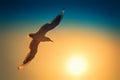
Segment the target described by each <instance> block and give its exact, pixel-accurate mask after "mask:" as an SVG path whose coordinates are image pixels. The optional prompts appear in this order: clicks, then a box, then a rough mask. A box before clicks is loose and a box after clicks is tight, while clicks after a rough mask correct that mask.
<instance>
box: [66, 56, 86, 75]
mask: <svg viewBox="0 0 120 80" xmlns="http://www.w3.org/2000/svg"><path fill="white" fill-rule="evenodd" d="M67 69H68V72H69V73H70V74H72V75H82V74H84V73H85V71H86V70H87V63H86V60H85V59H84V58H82V57H79V56H72V57H71V58H70V59H69V60H68V64H67Z"/></svg>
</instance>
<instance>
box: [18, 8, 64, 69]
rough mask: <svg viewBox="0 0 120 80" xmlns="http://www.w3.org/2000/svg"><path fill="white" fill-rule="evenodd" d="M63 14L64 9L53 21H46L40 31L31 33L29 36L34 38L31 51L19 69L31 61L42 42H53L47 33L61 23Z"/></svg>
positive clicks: (30, 47)
mask: <svg viewBox="0 0 120 80" xmlns="http://www.w3.org/2000/svg"><path fill="white" fill-rule="evenodd" d="M63 14H64V10H62V13H61V14H59V15H58V16H57V17H56V18H55V19H54V20H53V21H52V22H51V23H46V24H45V25H43V26H42V27H41V28H40V29H39V31H38V32H36V33H30V34H29V36H30V37H31V38H32V41H31V43H30V46H29V49H30V52H29V53H28V55H27V56H26V58H25V60H24V61H23V64H22V65H20V66H18V69H22V68H23V67H24V65H26V64H27V63H29V62H30V61H31V60H32V59H33V58H34V57H35V54H36V53H37V49H38V45H39V43H40V42H45V41H51V42H53V41H52V40H51V39H50V38H48V37H46V36H45V34H46V33H47V32H48V31H50V30H52V29H54V28H55V27H56V26H57V25H58V24H59V23H60V21H61V19H62V17H63Z"/></svg>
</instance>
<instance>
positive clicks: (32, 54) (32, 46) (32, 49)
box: [18, 39, 39, 69]
mask: <svg viewBox="0 0 120 80" xmlns="http://www.w3.org/2000/svg"><path fill="white" fill-rule="evenodd" d="M38 44H39V42H37V41H36V40H34V39H33V40H32V41H31V43H30V46H29V48H30V52H29V53H28V54H27V56H26V58H25V59H24V61H23V64H22V65H20V66H19V67H18V69H22V68H23V67H24V66H25V65H26V64H27V63H29V62H30V61H31V60H32V59H33V58H34V57H35V54H36V53H37V48H38Z"/></svg>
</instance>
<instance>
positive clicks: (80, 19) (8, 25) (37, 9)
mask: <svg viewBox="0 0 120 80" xmlns="http://www.w3.org/2000/svg"><path fill="white" fill-rule="evenodd" d="M62 8H65V15H64V17H63V20H62V21H61V23H60V25H59V26H58V27H57V28H55V29H54V30H53V31H51V32H49V33H47V36H49V37H50V38H51V39H52V40H53V41H54V43H51V42H45V43H40V45H39V48H38V54H37V56H36V58H35V59H34V60H33V61H32V62H31V63H30V64H29V65H28V66H26V67H25V69H23V70H20V71H19V70H17V66H18V65H20V64H21V63H22V60H23V59H24V57H25V56H26V54H27V53H28V51H29V48H28V46H29V43H30V41H31V39H30V38H29V37H27V34H28V33H31V32H36V31H37V30H38V29H39V28H40V27H41V26H42V25H43V24H45V23H47V22H50V21H51V20H52V19H53V18H54V17H55V16H56V15H57V14H59V13H60V11H61V9H62ZM119 9H120V6H119V2H117V1H115V0H113V1H111V0H109V1H108V0H91V1H90V0H19V1H18V0H16V1H12V0H9V1H7V0H1V1H0V33H1V34H0V36H1V38H0V79H1V80H115V78H116V74H118V73H117V72H116V70H117V69H116V66H117V64H116V63H117V62H116V60H117V59H116V54H115V53H117V52H116V50H117V46H116V43H117V42H116V41H117V40H116V38H115V36H114V33H115V34H116V33H117V34H118V32H119V23H120V20H119V17H120V10H119ZM72 56H80V57H81V58H84V59H85V60H86V64H87V65H88V66H87V68H86V72H84V74H83V75H79V76H73V75H71V74H69V73H68V72H67V68H68V67H67V66H68V65H66V64H67V63H68V62H69V59H70V58H71V57H72ZM67 61H68V62H67ZM118 75H119V74H118Z"/></svg>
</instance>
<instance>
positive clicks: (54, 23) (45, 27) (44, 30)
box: [37, 10, 64, 35]
mask: <svg viewBox="0 0 120 80" xmlns="http://www.w3.org/2000/svg"><path fill="white" fill-rule="evenodd" d="M63 15H64V10H62V12H61V14H59V15H57V16H56V18H55V19H54V20H53V21H52V22H51V23H50V24H49V23H46V24H45V25H43V26H42V27H41V28H40V30H39V31H38V32H37V33H38V34H41V35H45V34H46V33H47V32H48V31H49V30H52V29H53V28H55V27H56V26H57V25H58V24H59V23H60V21H61V19H62V17H63Z"/></svg>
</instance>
